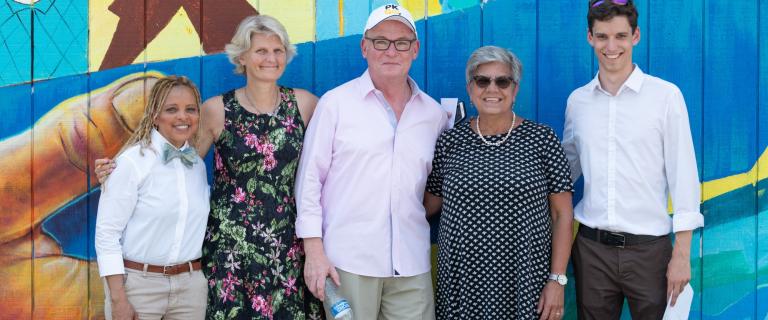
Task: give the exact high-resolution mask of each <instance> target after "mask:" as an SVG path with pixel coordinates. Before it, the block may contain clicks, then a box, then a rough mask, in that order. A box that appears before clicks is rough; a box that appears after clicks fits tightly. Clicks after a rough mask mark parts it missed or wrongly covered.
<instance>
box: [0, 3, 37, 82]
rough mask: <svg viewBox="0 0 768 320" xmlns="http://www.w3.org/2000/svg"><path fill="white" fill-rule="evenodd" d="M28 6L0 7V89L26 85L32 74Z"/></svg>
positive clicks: (9, 4) (30, 30) (29, 9)
mask: <svg viewBox="0 0 768 320" xmlns="http://www.w3.org/2000/svg"><path fill="white" fill-rule="evenodd" d="M31 12H32V10H31V6H28V5H24V4H20V3H17V2H13V1H8V2H6V5H2V6H0V86H5V85H11V84H17V83H22V82H29V81H30V80H31V74H32V41H31V39H32V25H31V21H32V14H31Z"/></svg>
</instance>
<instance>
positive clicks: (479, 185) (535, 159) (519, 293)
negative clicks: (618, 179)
mask: <svg viewBox="0 0 768 320" xmlns="http://www.w3.org/2000/svg"><path fill="white" fill-rule="evenodd" d="M505 134H506V133H504V134H500V135H495V136H486V137H485V138H486V140H488V141H489V142H496V141H499V140H501V139H503V137H504V135H505ZM572 190H573V184H572V183H571V179H570V174H569V168H568V162H567V160H566V158H565V154H564V153H563V149H562V147H561V146H560V141H559V140H558V138H557V136H556V135H555V133H554V131H553V130H552V129H551V128H549V127H547V126H544V125H540V124H536V123H534V122H531V121H528V120H525V121H523V123H522V124H520V125H519V126H518V127H517V128H515V129H514V130H513V131H512V135H511V136H510V138H509V139H508V140H507V141H506V142H504V143H503V144H502V145H500V146H491V145H486V144H484V143H483V142H482V141H481V140H480V138H479V137H478V135H477V134H476V133H475V132H474V131H472V130H471V129H470V127H469V123H464V124H461V125H458V126H457V127H455V128H453V129H451V130H449V131H446V132H444V133H443V134H442V135H441V136H440V138H439V139H438V141H437V146H436V147H435V157H434V160H433V168H432V173H431V174H430V176H429V180H428V183H427V191H429V192H430V193H432V194H434V195H437V196H440V197H442V198H443V212H442V216H441V217H440V235H439V240H438V248H439V249H438V257H437V318H438V319H538V314H537V313H536V305H537V303H538V300H539V295H540V293H541V290H542V289H543V288H544V285H545V284H546V282H547V276H548V275H549V269H550V268H549V263H550V256H551V246H552V241H551V239H552V232H551V228H550V224H551V219H550V214H549V202H548V196H549V195H550V194H553V193H559V192H564V191H572Z"/></svg>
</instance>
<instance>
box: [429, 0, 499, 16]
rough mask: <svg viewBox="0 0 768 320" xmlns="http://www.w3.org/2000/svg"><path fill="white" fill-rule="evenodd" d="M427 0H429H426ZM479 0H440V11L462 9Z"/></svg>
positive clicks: (475, 3)
mask: <svg viewBox="0 0 768 320" xmlns="http://www.w3.org/2000/svg"><path fill="white" fill-rule="evenodd" d="M427 1H429V0H427ZM507 1H508V0H492V1H489V2H488V3H489V4H491V3H494V2H507ZM480 2H481V0H440V6H441V7H442V8H443V11H442V13H448V12H452V11H456V10H463V9H467V8H471V7H473V6H476V5H478V4H480Z"/></svg>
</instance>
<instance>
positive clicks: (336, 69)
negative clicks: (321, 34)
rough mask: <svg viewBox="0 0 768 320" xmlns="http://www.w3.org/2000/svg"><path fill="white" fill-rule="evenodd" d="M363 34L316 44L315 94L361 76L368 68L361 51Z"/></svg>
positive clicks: (318, 94) (321, 93)
mask: <svg viewBox="0 0 768 320" xmlns="http://www.w3.org/2000/svg"><path fill="white" fill-rule="evenodd" d="M361 39H362V35H359V34H358V35H352V36H347V37H343V38H336V39H331V40H323V41H319V42H317V44H316V45H315V52H316V54H317V57H318V58H317V59H316V60H315V95H317V96H322V95H323V94H324V93H325V92H326V91H328V90H330V89H333V88H335V87H337V86H339V85H340V84H342V83H345V82H347V81H349V80H352V79H354V78H357V77H359V76H360V75H361V74H362V73H363V72H364V71H365V69H366V62H365V59H363V54H362V53H361V51H360V40H361Z"/></svg>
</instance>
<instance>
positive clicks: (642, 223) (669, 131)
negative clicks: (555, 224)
mask: <svg viewBox="0 0 768 320" xmlns="http://www.w3.org/2000/svg"><path fill="white" fill-rule="evenodd" d="M563 148H564V149H565V154H566V156H567V157H568V160H569V162H570V165H571V176H572V178H573V180H574V181H576V179H577V178H578V177H579V176H580V175H581V174H583V175H584V197H583V198H582V199H581V201H579V203H578V204H577V205H576V208H575V209H574V216H575V218H576V220H578V221H579V222H580V223H583V224H585V225H587V226H589V227H592V228H597V229H602V230H609V231H620V232H628V233H632V234H641V235H666V234H669V232H670V231H674V232H678V231H686V230H692V229H696V228H698V227H701V226H703V225H704V216H703V215H702V214H701V212H700V211H699V203H700V201H701V194H700V187H699V177H698V170H697V169H696V157H695V154H694V150H693V140H692V138H691V129H690V125H689V123H688V111H687V110H686V107H685V100H683V95H682V93H681V92H680V89H678V88H677V87H676V86H675V85H674V84H672V83H669V82H666V81H664V80H661V79H659V78H656V77H653V76H650V75H646V74H645V73H643V72H642V71H641V70H640V68H639V67H638V66H635V69H634V71H633V72H632V74H631V75H630V76H629V78H628V79H627V81H625V83H624V84H623V85H622V86H621V88H620V89H619V91H618V93H617V94H616V95H615V96H613V95H611V94H610V93H608V92H607V91H605V90H603V88H602V87H601V86H600V81H599V80H598V77H597V76H595V78H594V79H593V80H592V81H591V82H589V83H588V84H587V85H585V86H583V87H581V88H578V89H576V90H575V91H574V92H573V93H571V96H570V97H568V106H567V109H566V112H565V131H564V132H563ZM667 195H671V198H672V205H673V214H674V215H673V216H672V218H670V216H669V214H668V213H667Z"/></svg>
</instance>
